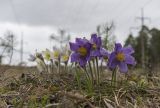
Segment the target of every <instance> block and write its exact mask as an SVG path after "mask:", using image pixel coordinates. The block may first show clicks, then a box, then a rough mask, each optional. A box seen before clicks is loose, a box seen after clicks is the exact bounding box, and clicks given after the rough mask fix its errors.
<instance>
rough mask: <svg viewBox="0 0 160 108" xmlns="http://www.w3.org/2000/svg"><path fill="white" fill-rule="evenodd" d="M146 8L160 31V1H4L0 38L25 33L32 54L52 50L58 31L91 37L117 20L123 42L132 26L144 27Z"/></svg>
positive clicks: (0, 12)
mask: <svg viewBox="0 0 160 108" xmlns="http://www.w3.org/2000/svg"><path fill="white" fill-rule="evenodd" d="M142 7H143V8H144V15H145V17H150V18H151V22H149V21H146V22H145V24H146V25H148V26H149V27H158V28H160V11H159V10H160V0H0V36H1V37H2V36H3V34H4V33H5V32H6V30H11V31H13V32H14V33H15V34H16V36H17V37H18V38H17V39H18V41H20V37H21V32H23V36H24V41H25V42H24V50H25V52H28V53H32V52H34V51H35V50H36V49H38V50H42V49H45V48H50V43H49V35H50V34H52V33H56V31H57V30H58V29H65V30H66V31H67V32H68V33H70V34H71V35H72V37H76V36H77V37H79V36H82V37H83V36H87V37H89V34H91V33H92V32H95V31H96V26H97V25H99V24H103V23H106V22H111V21H114V23H115V26H116V29H115V31H114V34H115V35H116V38H117V42H123V41H124V40H125V39H126V37H127V35H128V34H129V32H130V31H129V28H130V27H136V26H140V21H135V17H137V16H140V15H141V13H140V12H141V8H142ZM133 32H136V30H135V31H133ZM18 47H19V46H17V48H18ZM25 58H27V54H26V55H25ZM16 59H17V60H19V58H16Z"/></svg>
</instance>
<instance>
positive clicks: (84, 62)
mask: <svg viewBox="0 0 160 108" xmlns="http://www.w3.org/2000/svg"><path fill="white" fill-rule="evenodd" d="M86 63H87V61H86V60H85V59H79V65H80V66H81V67H84V66H85V65H86Z"/></svg>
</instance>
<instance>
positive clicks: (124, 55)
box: [108, 43, 136, 73]
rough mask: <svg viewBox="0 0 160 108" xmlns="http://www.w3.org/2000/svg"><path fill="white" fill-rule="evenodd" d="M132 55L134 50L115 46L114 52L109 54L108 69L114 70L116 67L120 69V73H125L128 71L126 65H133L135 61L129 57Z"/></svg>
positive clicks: (118, 45) (119, 45)
mask: <svg viewBox="0 0 160 108" xmlns="http://www.w3.org/2000/svg"><path fill="white" fill-rule="evenodd" d="M133 53H134V50H133V48H132V47H131V46H128V47H124V48H122V45H121V44H120V43H116V44H115V48H114V51H113V52H112V53H111V55H110V57H109V61H108V67H109V68H110V69H114V68H116V67H117V66H118V67H119V69H120V72H124V73H126V72H127V71H128V67H127V64H129V65H135V64H136V62H135V59H134V57H132V56H131V54H133Z"/></svg>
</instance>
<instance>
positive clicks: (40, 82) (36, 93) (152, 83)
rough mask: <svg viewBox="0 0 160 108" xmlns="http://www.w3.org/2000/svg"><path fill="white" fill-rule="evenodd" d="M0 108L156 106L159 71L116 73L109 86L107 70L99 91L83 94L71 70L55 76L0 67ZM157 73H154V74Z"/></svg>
mask: <svg viewBox="0 0 160 108" xmlns="http://www.w3.org/2000/svg"><path fill="white" fill-rule="evenodd" d="M0 73H1V77H0V81H1V84H0V108H1V107H2V108H6V107H7V106H9V105H13V106H14V107H15V108H35V107H46V108H75V107H77V108H84V107H85V108H95V107H102V108H159V107H160V74H159V73H158V72H156V73H154V74H153V76H148V74H147V71H142V70H140V69H136V70H132V71H130V72H129V74H128V75H122V74H120V73H118V76H117V79H118V83H117V87H116V88H115V89H114V90H113V88H111V87H110V81H109V80H110V78H111V72H109V71H105V72H104V73H103V75H102V76H103V77H102V79H101V80H102V82H101V86H100V93H99V92H97V89H96V88H95V91H94V94H92V95H90V94H87V92H86V91H85V86H84V85H83V83H84V81H83V79H82V82H81V83H82V89H81V90H79V89H78V86H77V82H76V80H75V77H74V69H72V70H71V72H68V73H64V74H61V75H60V76H57V75H55V74H50V75H48V74H47V75H46V74H42V75H40V74H38V72H37V70H36V68H28V67H14V66H13V67H10V66H1V67H0ZM157 73H158V74H157Z"/></svg>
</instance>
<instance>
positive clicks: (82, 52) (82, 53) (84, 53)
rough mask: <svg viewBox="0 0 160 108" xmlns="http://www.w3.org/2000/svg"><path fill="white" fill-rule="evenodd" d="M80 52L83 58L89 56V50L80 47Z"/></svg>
mask: <svg viewBox="0 0 160 108" xmlns="http://www.w3.org/2000/svg"><path fill="white" fill-rule="evenodd" d="M78 52H79V53H80V55H81V56H85V55H87V49H86V48H84V47H80V48H79V49H78Z"/></svg>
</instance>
